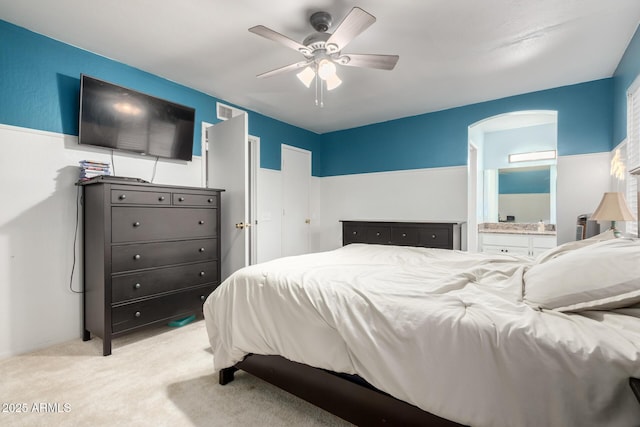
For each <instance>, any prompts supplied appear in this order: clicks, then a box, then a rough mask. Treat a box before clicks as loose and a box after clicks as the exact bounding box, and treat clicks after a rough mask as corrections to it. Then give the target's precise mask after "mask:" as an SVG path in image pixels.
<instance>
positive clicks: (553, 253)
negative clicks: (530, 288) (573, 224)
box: [536, 229, 616, 264]
mask: <svg viewBox="0 0 640 427" xmlns="http://www.w3.org/2000/svg"><path fill="white" fill-rule="evenodd" d="M615 238H616V237H615V236H614V234H613V230H611V229H609V230H607V231H605V232H603V233H600V234H596V235H595V236H591V237H589V238H588V239H583V240H576V241H575V242H567V243H564V244H562V245H559V246H556V247H555V248H551V249H547V250H546V251H544V252H543V253H541V254H540V255H538V257H537V258H536V264H540V263H541V262H547V261H549V260H552V259H554V258H557V257H559V256H560V255H566V254H567V253H568V252H570V251H573V250H576V249H581V248H584V247H585V246H591V245H593V244H594V243H598V242H602V241H604V240H611V239H615Z"/></svg>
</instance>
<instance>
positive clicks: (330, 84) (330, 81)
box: [325, 74, 342, 90]
mask: <svg viewBox="0 0 640 427" xmlns="http://www.w3.org/2000/svg"><path fill="white" fill-rule="evenodd" d="M325 82H326V83H327V90H333V89H335V88H337V87H338V86H340V85H341V84H342V80H340V77H338V75H337V74H334V75H332V76H329V77H328V78H327V79H326V80H325Z"/></svg>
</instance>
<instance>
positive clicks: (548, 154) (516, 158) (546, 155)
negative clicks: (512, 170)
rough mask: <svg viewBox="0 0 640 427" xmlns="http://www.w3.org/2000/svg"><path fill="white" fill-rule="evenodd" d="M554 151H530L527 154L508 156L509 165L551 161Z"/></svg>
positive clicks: (554, 156)
mask: <svg viewBox="0 0 640 427" xmlns="http://www.w3.org/2000/svg"><path fill="white" fill-rule="evenodd" d="M555 158H556V150H546V151H530V152H528V153H517V154H509V163H517V162H532V161H535V160H553V159H555Z"/></svg>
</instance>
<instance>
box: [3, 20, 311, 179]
mask: <svg viewBox="0 0 640 427" xmlns="http://www.w3.org/2000/svg"><path fill="white" fill-rule="evenodd" d="M81 73H84V74H88V75H90V76H94V77H97V78H100V79H103V80H106V81H109V82H113V83H115V84H119V85H122V86H126V87H130V88H132V89H135V90H138V91H141V92H144V93H148V94H150V95H154V96H157V97H160V98H165V99H168V100H171V101H173V102H177V103H179V104H184V105H188V106H190V107H194V108H195V109H196V126H195V133H194V145H193V154H195V155H200V154H201V144H200V141H201V125H200V123H201V122H203V121H204V122H208V123H212V124H215V123H217V122H219V120H218V119H217V118H216V102H217V101H219V100H218V99H217V98H214V97H212V96H209V95H207V94H204V93H202V92H199V91H196V90H194V89H190V88H188V87H186V86H182V85H179V84H177V83H174V82H171V81H169V80H166V79H163V78H161V77H158V76H155V75H153V74H150V73H147V72H145V71H141V70H139V69H137V68H133V67H130V66H128V65H125V64H122V63H119V62H116V61H113V60H110V59H107V58H105V57H102V56H99V55H96V54H93V53H90V52H87V51H85V50H82V49H78V48H75V47H73V46H70V45H67V44H64V43H61V42H59V41H56V40H53V39H50V38H48V37H44V36H42V35H39V34H36V33H33V32H31V31H28V30H26V29H24V28H21V27H17V26H15V25H13V24H10V23H8V22H5V21H1V20H0V76H1V77H0V123H4V124H7V125H12V126H20V127H26V128H31V129H38V130H44V131H50V132H56V133H64V134H68V135H78V107H79V105H78V103H79V92H80V74H81ZM240 108H241V107H240ZM249 133H250V134H251V135H255V136H258V137H260V154H261V157H260V165H261V166H262V167H266V168H271V169H280V144H281V143H283V144H289V145H293V146H296V147H299V148H305V149H307V150H310V151H312V152H314V153H317V152H318V149H319V143H320V136H319V135H317V134H315V133H313V132H310V131H307V130H304V129H301V128H297V127H295V126H291V125H288V124H286V123H283V122H279V121H277V120H274V119H271V118H268V117H265V116H263V115H260V114H257V113H255V112H252V111H250V112H249ZM312 157H313V159H314V163H313V173H314V175H317V174H318V170H319V167H320V166H319V163H318V162H319V159H320V156H319V155H314V156H312Z"/></svg>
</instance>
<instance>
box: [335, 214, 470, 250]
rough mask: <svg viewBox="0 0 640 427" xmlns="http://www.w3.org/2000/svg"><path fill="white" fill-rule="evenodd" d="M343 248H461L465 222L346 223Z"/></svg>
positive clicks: (343, 229) (343, 227)
mask: <svg viewBox="0 0 640 427" xmlns="http://www.w3.org/2000/svg"><path fill="white" fill-rule="evenodd" d="M341 222H342V245H343V246H344V245H348V244H350V243H369V244H378V245H397V246H420V247H424V248H441V249H460V247H461V237H462V236H461V233H460V229H461V226H462V223H460V222H409V221H351V220H342V221H341Z"/></svg>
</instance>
